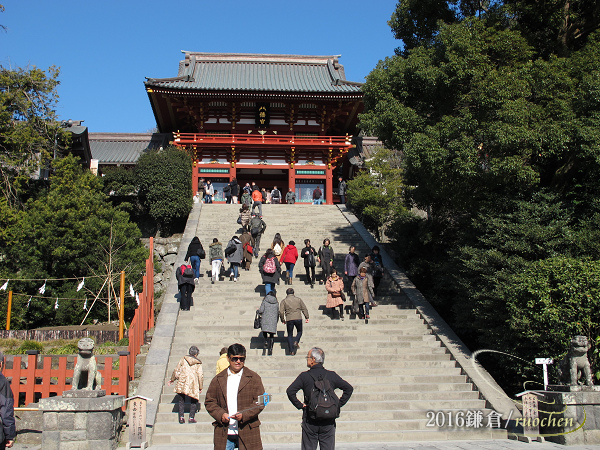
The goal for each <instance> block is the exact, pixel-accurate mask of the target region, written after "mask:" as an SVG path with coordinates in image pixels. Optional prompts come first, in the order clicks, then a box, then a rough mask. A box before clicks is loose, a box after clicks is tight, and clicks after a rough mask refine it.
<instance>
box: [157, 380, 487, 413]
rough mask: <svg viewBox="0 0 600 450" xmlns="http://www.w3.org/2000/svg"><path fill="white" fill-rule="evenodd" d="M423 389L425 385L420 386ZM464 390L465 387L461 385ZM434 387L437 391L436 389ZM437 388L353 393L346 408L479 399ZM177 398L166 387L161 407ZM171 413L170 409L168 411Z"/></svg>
mask: <svg viewBox="0 0 600 450" xmlns="http://www.w3.org/2000/svg"><path fill="white" fill-rule="evenodd" d="M420 386H421V388H422V387H423V386H424V385H420ZM461 386H462V387H463V388H464V385H461ZM434 387H435V388H436V389H434ZM437 387H439V385H435V386H432V387H431V390H429V391H428V390H424V389H421V390H419V391H414V390H413V391H408V390H404V391H401V392H395V393H386V394H381V393H373V392H357V391H355V392H353V393H352V399H351V401H350V402H349V403H348V404H347V405H346V406H345V408H349V409H350V408H353V405H355V404H359V403H361V402H367V401H368V402H383V401H412V400H427V401H429V402H431V400H436V401H437V400H442V401H444V400H446V401H451V400H478V399H479V392H477V391H474V390H469V391H462V390H461V391H459V390H456V391H452V390H441V391H440V390H437ZM176 396H177V394H175V393H174V392H173V386H165V389H164V390H163V393H162V394H161V397H160V402H161V405H160V406H161V407H163V406H166V407H167V408H170V407H171V406H172V405H169V404H172V403H174V402H176V399H175V398H176ZM202 399H204V397H202ZM277 399H278V397H274V398H273V400H272V401H271V403H269V405H273V407H274V408H275V407H276V406H277V405H280V404H281V401H280V400H279V401H278V400H277ZM284 403H285V404H287V405H290V407H292V408H293V406H292V405H291V403H289V402H288V401H287V397H285V402H284ZM187 406H189V403H186V407H187ZM168 410H169V411H170V409H168ZM159 411H160V407H159Z"/></svg>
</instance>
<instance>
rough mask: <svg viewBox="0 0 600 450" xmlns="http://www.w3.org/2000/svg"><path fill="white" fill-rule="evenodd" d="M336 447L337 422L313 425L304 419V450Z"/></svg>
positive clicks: (326, 449)
mask: <svg viewBox="0 0 600 450" xmlns="http://www.w3.org/2000/svg"><path fill="white" fill-rule="evenodd" d="M317 444H318V445H319V449H320V450H334V449H335V424H333V425H311V424H309V423H307V422H305V421H302V447H301V448H302V450H317Z"/></svg>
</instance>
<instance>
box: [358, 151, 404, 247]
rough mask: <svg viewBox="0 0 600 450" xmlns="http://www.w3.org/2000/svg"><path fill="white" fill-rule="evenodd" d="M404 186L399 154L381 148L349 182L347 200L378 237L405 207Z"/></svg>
mask: <svg viewBox="0 0 600 450" xmlns="http://www.w3.org/2000/svg"><path fill="white" fill-rule="evenodd" d="M403 187H404V185H403V183H402V170H401V169H400V160H399V159H398V155H397V154H396V152H393V151H390V150H386V149H384V148H379V149H377V150H376V151H375V152H374V154H373V156H372V158H371V159H370V160H369V161H367V162H366V170H364V171H362V172H360V173H359V174H358V176H356V177H355V178H354V179H353V180H350V181H349V182H348V193H347V195H348V202H349V203H350V204H351V205H352V208H353V209H354V210H355V211H356V213H357V214H358V216H359V217H360V219H361V221H362V222H363V224H364V225H365V226H366V227H367V228H368V229H369V230H371V231H373V232H375V234H376V235H377V237H378V238H379V237H381V236H383V235H384V228H385V226H386V225H389V224H390V223H392V222H393V221H394V220H395V218H396V216H397V215H399V214H402V213H403V212H404V211H405V208H404V207H403V202H402V190H403Z"/></svg>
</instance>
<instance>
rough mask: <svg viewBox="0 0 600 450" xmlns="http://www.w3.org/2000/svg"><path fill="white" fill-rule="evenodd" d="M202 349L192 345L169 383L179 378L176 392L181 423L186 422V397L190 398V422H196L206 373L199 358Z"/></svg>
mask: <svg viewBox="0 0 600 450" xmlns="http://www.w3.org/2000/svg"><path fill="white" fill-rule="evenodd" d="M198 353H200V350H199V349H198V347H196V346H195V345H192V346H191V347H190V350H189V355H187V356H184V357H183V358H181V359H180V360H179V363H178V364H177V367H175V370H173V374H172V375H171V379H170V380H169V382H168V383H167V384H168V385H169V386H171V385H172V384H173V382H174V381H175V380H177V384H176V385H175V392H176V393H177V397H178V403H179V423H185V418H184V417H183V414H184V408H185V398H186V397H189V398H190V423H196V419H195V416H196V409H199V408H197V407H198V400H199V399H200V393H201V392H202V385H203V382H204V374H203V372H202V361H200V359H199V358H198Z"/></svg>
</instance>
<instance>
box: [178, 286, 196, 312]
mask: <svg viewBox="0 0 600 450" xmlns="http://www.w3.org/2000/svg"><path fill="white" fill-rule="evenodd" d="M179 292H180V293H181V296H180V298H179V307H180V308H181V309H182V310H184V311H189V309H190V306H191V304H192V292H194V286H192V285H191V284H187V283H184V284H182V285H181V288H180V289H179Z"/></svg>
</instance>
